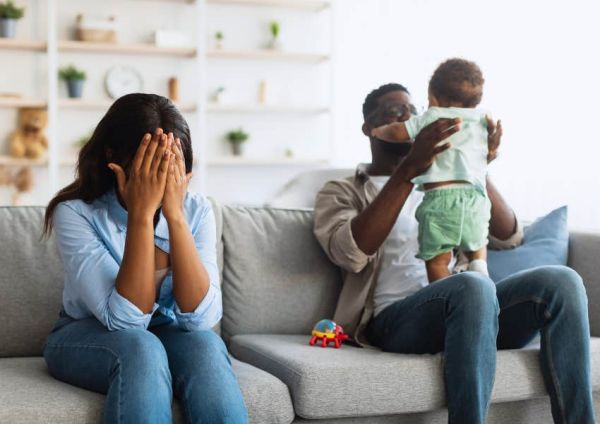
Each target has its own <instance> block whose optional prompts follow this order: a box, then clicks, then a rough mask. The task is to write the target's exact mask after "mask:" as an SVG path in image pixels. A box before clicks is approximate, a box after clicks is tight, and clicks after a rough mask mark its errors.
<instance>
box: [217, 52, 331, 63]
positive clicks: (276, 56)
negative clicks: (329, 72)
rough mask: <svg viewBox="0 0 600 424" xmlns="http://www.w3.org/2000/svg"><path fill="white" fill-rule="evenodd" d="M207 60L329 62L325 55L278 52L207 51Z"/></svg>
mask: <svg viewBox="0 0 600 424" xmlns="http://www.w3.org/2000/svg"><path fill="white" fill-rule="evenodd" d="M206 56H207V57H208V58H209V59H233V60H277V61H282V62H305V63H319V62H324V61H326V60H329V56H328V55H325V54H311V53H290V52H285V51H280V50H269V49H262V50H209V51H208V52H207V54H206Z"/></svg>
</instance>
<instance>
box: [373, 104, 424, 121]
mask: <svg viewBox="0 0 600 424" xmlns="http://www.w3.org/2000/svg"><path fill="white" fill-rule="evenodd" d="M408 112H410V114H411V115H418V114H419V110H418V109H417V107H416V106H415V105H413V104H412V103H411V104H404V103H399V104H393V103H390V104H384V105H382V107H381V114H382V115H383V116H384V117H386V118H397V117H399V116H402V115H405V114H406V113H408Z"/></svg>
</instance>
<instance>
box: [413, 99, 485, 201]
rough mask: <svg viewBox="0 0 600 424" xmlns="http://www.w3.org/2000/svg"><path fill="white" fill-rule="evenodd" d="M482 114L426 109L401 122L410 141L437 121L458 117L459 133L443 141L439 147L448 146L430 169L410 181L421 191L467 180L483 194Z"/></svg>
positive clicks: (462, 110)
mask: <svg viewBox="0 0 600 424" xmlns="http://www.w3.org/2000/svg"><path fill="white" fill-rule="evenodd" d="M485 116H486V112H485V111H483V110H480V109H467V108H459V107H447V108H446V107H430V108H429V109H427V111H425V113H423V114H422V115H419V116H411V117H410V119H408V120H407V121H405V122H404V125H405V126H406V130H407V132H408V135H409V136H410V138H415V137H416V135H417V134H419V132H420V131H421V130H422V129H423V128H425V127H426V126H427V125H429V124H430V123H432V122H434V121H436V120H438V119H439V118H461V120H462V122H461V129H460V131H459V132H457V133H455V134H453V135H451V136H450V138H447V139H446V140H443V141H442V142H441V143H440V145H442V144H445V143H448V142H450V143H452V147H451V148H450V149H448V150H446V151H444V152H442V153H440V154H439V155H437V156H436V158H435V160H434V162H433V164H432V165H431V167H430V168H429V169H428V170H427V171H425V172H424V173H423V174H421V175H419V176H418V177H416V178H413V180H412V182H413V183H414V184H416V185H417V186H418V188H419V189H421V190H422V188H423V184H426V183H436V182H441V181H453V180H461V181H468V182H469V183H471V184H473V185H474V186H475V187H477V188H478V189H479V190H481V191H482V192H483V193H485V177H486V173H487V155H488V130H487V121H486V117H485Z"/></svg>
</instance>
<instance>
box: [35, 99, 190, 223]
mask: <svg viewBox="0 0 600 424" xmlns="http://www.w3.org/2000/svg"><path fill="white" fill-rule="evenodd" d="M157 128H162V129H163V131H164V132H165V133H169V132H172V133H173V135H174V137H175V138H177V137H179V138H180V140H181V147H182V150H183V155H184V157H185V169H186V173H188V172H191V170H192V165H193V155H192V139H191V136H190V129H189V127H188V124H187V122H186V121H185V119H184V118H183V116H181V113H179V111H178V110H177V108H176V107H175V105H174V104H173V103H172V102H171V101H170V100H169V99H167V98H165V97H162V96H157V95H156V94H141V93H135V94H128V95H126V96H123V97H121V98H119V99H118V100H117V101H115V102H114V103H113V104H112V106H111V107H110V108H109V109H108V112H106V115H104V117H103V118H102V120H101V121H100V123H99V124H98V126H97V127H96V129H95V130H94V133H93V134H92V137H91V138H90V139H89V141H88V142H87V143H86V144H85V145H84V146H83V147H82V148H81V151H80V152H79V159H78V162H77V170H76V173H75V181H73V182H72V183H71V184H69V185H68V186H66V187H64V188H63V189H62V190H60V191H59V192H58V193H57V194H56V196H54V198H53V199H52V200H50V203H49V204H48V207H47V209H46V217H45V219H44V234H45V235H49V234H50V232H51V231H52V215H53V213H54V210H55V209H56V206H58V204H59V203H61V202H64V201H66V200H72V199H81V200H83V201H85V202H88V203H89V202H92V201H93V200H95V199H97V198H99V197H100V196H102V195H103V194H105V193H106V192H108V191H109V190H112V189H113V188H114V187H115V181H116V179H115V175H114V173H113V172H112V171H111V170H110V169H109V168H108V164H109V163H110V162H113V163H116V164H118V165H120V166H121V168H123V169H124V170H125V171H126V172H127V167H128V165H129V163H130V162H131V160H132V159H133V156H134V155H135V152H136V151H137V149H138V147H139V145H140V142H141V140H142V137H143V136H144V134H145V133H150V134H154V131H155V130H156V129H157Z"/></svg>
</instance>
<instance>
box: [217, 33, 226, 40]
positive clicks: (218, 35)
mask: <svg viewBox="0 0 600 424" xmlns="http://www.w3.org/2000/svg"><path fill="white" fill-rule="evenodd" d="M224 38H225V35H223V32H221V31H217V32H216V33H215V40H217V41H223V39H224Z"/></svg>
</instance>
